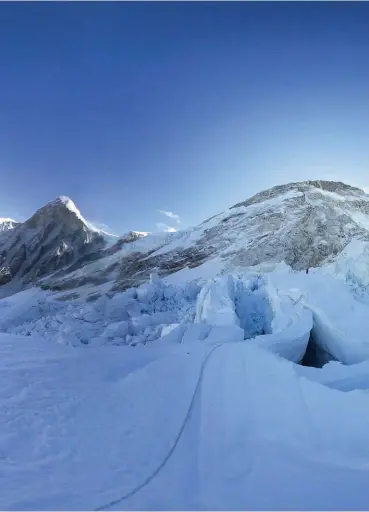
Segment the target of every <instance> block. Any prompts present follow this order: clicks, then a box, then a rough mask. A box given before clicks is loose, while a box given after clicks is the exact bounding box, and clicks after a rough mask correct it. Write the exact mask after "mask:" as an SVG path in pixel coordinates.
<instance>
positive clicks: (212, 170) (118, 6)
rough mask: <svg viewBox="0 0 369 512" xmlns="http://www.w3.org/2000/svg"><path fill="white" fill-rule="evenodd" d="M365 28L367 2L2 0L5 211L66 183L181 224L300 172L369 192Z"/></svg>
mask: <svg viewBox="0 0 369 512" xmlns="http://www.w3.org/2000/svg"><path fill="white" fill-rule="evenodd" d="M368 34H369V3H367V2H337V3H335V2H310V3H308V2H275V3H274V2H229V3H227V2H217V3H208V2H187V3H185V2H173V3H172V2H163V3H156V2H152V3H150V2H136V3H134V2H132V3H130V2H111V3H110V2H109V3H103V2H101V3H87V2H82V3H79V2H78V3H72V2H67V3H62V2H55V3H54V2H50V3H48V2H40V3H33V2H30V3H24V2H19V3H18V2H14V3H10V2H9V3H0V48H2V49H3V54H2V57H3V59H2V84H1V89H2V94H1V95H0V112H1V116H0V155H1V159H0V165H1V170H2V175H1V178H2V181H1V191H0V215H2V216H4V217H12V218H15V219H16V220H19V221H24V220H26V219H27V218H29V217H30V216H31V215H32V214H33V213H34V212H35V211H36V210H37V209H38V208H40V207H41V206H43V205H44V204H46V203H48V202H50V201H52V200H54V199H55V198H56V197H58V196H60V194H66V195H67V196H68V197H71V198H72V199H73V201H75V203H76V204H77V205H78V208H79V209H80V211H81V212H82V213H83V215H84V216H85V218H87V219H93V221H91V222H92V223H93V224H94V225H96V226H100V225H101V226H102V225H103V224H104V225H105V226H106V227H108V231H109V232H111V233H117V234H124V233H126V232H128V231H130V230H133V229H137V230H140V231H144V232H154V231H157V229H162V230H166V231H168V230H172V231H174V230H176V229H177V228H181V229H183V228H184V229H185V228H186V227H188V226H192V225H196V224H198V223H200V222H202V221H203V220H204V219H206V218H209V217H211V216H213V215H215V214H217V213H220V212H222V211H224V210H226V209H227V208H229V207H231V206H232V205H233V204H235V203H237V202H241V201H243V200H245V199H246V198H248V197H250V196H252V195H253V194H255V193H257V192H259V191H261V190H264V189H266V188H270V187H272V186H274V185H278V184H284V183H288V182H291V181H305V180H309V179H312V180H315V179H322V180H324V179H326V180H333V181H343V182H345V183H348V184H350V185H354V186H359V187H360V188H365V189H367V190H368V188H369V182H368V179H369V178H368V171H369V146H368V140H369V92H368V91H369V88H368V84H369V36H368ZM164 212H165V213H164ZM168 214H169V215H168ZM163 215H164V216H165V217H166V218H165V219H164V218H163ZM163 220H164V221H165V222H163ZM158 224H159V225H161V228H158ZM163 224H165V226H163Z"/></svg>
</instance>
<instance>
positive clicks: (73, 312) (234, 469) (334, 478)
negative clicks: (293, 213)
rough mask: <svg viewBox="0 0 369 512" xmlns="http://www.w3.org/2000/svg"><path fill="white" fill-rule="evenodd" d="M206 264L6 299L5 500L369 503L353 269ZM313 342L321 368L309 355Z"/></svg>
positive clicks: (0, 441)
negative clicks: (82, 292)
mask: <svg viewBox="0 0 369 512" xmlns="http://www.w3.org/2000/svg"><path fill="white" fill-rule="evenodd" d="M208 267H209V263H207V264H204V277H203V278H202V277H199V276H200V275H201V268H199V267H197V268H195V269H193V276H191V272H192V270H191V269H190V270H188V271H187V272H184V273H183V272H182V274H181V273H178V274H173V275H172V276H169V277H168V278H165V279H161V278H159V277H158V276H157V275H155V274H153V275H152V276H151V279H150V281H149V282H147V283H145V284H143V285H141V286H139V287H138V288H132V289H128V290H126V291H124V292H121V293H117V294H115V295H114V296H113V297H108V296H102V297H100V298H99V299H98V300H96V301H95V302H91V303H85V302H83V301H82V300H71V301H58V300H56V298H55V294H52V293H50V292H49V291H43V290H37V289H34V288H32V289H29V290H25V291H23V292H20V293H18V294H15V295H12V296H10V297H6V298H4V299H2V300H0V312H1V315H0V330H1V331H2V333H1V334H0V354H1V361H2V366H1V368H2V371H1V374H0V378H1V386H0V424H1V428H0V460H1V461H2V463H1V464H2V478H1V480H0V508H1V509H3V510H5V509H6V510H20V509H22V510H40V509H45V510H46V509H47V510H57V509H65V510H86V509H90V510H142V509H146V510H156V509H162V510H173V509H188V510H198V509H213V510H224V509H232V510H241V509H253V510H261V509H264V510H265V509H270V510H278V509H284V510H296V509H310V510H321V509H335V510H344V509H357V510H364V509H367V508H368V506H369V501H368V493H367V478H368V476H369V445H368V443H367V432H368V428H369V413H368V411H369V407H368V405H369V403H368V402H369V393H368V391H369V371H368V370H369V366H368V365H369V362H368V344H367V342H366V332H367V328H368V326H367V323H369V319H368V318H367V315H366V311H367V303H365V301H364V299H363V295H361V296H360V297H357V296H356V295H355V293H356V292H355V289H354V288H352V286H351V284H352V283H351V277H349V276H351V275H352V273H348V276H347V277H348V279H347V280H343V279H342V273H341V274H340V276H339V277H337V276H335V275H334V274H333V273H332V268H330V267H329V266H327V268H319V269H313V270H311V271H310V272H309V274H305V272H300V271H293V270H292V269H291V268H290V267H288V266H287V265H276V266H275V267H274V269H273V268H269V270H268V271H265V272H261V271H260V269H256V270H254V269H246V270H245V269H243V270H241V269H240V268H235V269H234V272H233V273H228V272H224V271H223V270H219V267H218V264H217V263H216V262H215V264H214V270H215V271H214V274H213V275H215V277H212V278H211V279H209V278H208ZM355 268H356V267H355ZM340 269H341V267H340ZM179 274H181V275H179ZM192 277H193V279H192ZM332 294H333V296H334V298H335V300H334V301H332ZM312 338H313V339H314V342H315V343H317V344H320V345H321V348H322V350H324V351H325V352H326V353H329V356H330V357H329V362H328V363H326V364H324V366H323V367H322V368H316V367H307V366H302V365H301V364H298V363H300V362H301V359H302V357H303V355H304V352H305V351H306V348H307V345H308V343H309V340H310V342H311V339H312ZM53 341H54V343H53ZM265 488H267V492H265Z"/></svg>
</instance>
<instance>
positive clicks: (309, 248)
mask: <svg viewBox="0 0 369 512" xmlns="http://www.w3.org/2000/svg"><path fill="white" fill-rule="evenodd" d="M144 235H145V233H139V232H130V233H127V234H126V235H124V236H123V237H120V238H117V239H116V241H114V243H111V241H109V240H108V239H107V238H106V237H105V236H104V234H103V233H102V232H100V231H99V230H95V229H94V228H92V227H91V226H90V225H89V224H88V223H87V222H86V221H85V220H84V219H83V217H82V216H81V215H80V213H79V211H78V210H77V209H76V207H75V206H74V204H73V202H72V201H71V200H69V199H67V198H59V199H57V200H56V201H53V202H51V203H49V204H47V205H46V206H44V207H43V208H41V209H40V210H38V211H37V212H36V213H35V214H34V215H33V216H32V217H31V218H30V219H29V220H27V221H26V222H25V223H22V224H17V223H14V225H9V227H7V229H4V230H1V232H0V284H1V285H5V286H8V287H9V293H10V290H11V287H10V285H11V284H12V283H13V282H14V281H17V282H18V283H21V286H29V285H31V284H41V285H42V287H43V288H49V289H52V290H58V291H60V290H71V289H74V288H77V287H79V286H82V285H85V284H92V285H98V284H102V283H106V282H111V289H112V291H116V290H123V289H126V288H128V287H131V286H136V285H138V284H140V283H141V282H143V281H145V280H146V279H148V277H149V275H150V273H152V272H157V273H159V274H160V275H168V274H170V273H173V272H176V271H179V270H181V269H183V268H185V267H190V268H193V267H197V266H199V265H201V264H203V263H205V262H208V261H210V260H211V259H213V258H217V260H218V261H219V260H220V261H222V262H223V263H224V264H227V265H229V266H235V267H237V266H245V267H249V266H254V265H258V264H260V263H265V262H270V263H278V262H281V261H285V263H287V264H288V265H291V266H292V267H293V268H294V269H303V268H308V267H316V266H320V265H321V264H323V263H324V262H326V261H329V260H330V259H334V258H335V257H336V255H337V254H339V253H340V252H341V251H342V250H343V249H344V247H345V246H346V245H347V243H348V242H350V241H351V240H352V239H359V240H365V241H367V240H369V196H367V195H366V194H365V193H364V192H363V191H362V190H360V189H358V188H355V187H351V186H349V185H345V184H344V183H340V182H330V181H305V182H299V183H289V184H287V185H281V186H276V187H273V188H271V189H269V190H266V191H263V192H260V193H258V194H256V195H254V196H253V197H251V198H249V199H247V200H246V201H244V202H242V203H239V204H236V205H234V206H233V207H231V208H230V209H229V210H227V211H225V212H223V213H221V214H219V215H215V216H214V217H212V218H211V219H208V220H206V221H204V222H203V223H202V224H200V225H199V226H197V227H195V228H192V229H188V230H185V231H180V232H176V233H169V234H168V233H165V234H159V235H148V236H144Z"/></svg>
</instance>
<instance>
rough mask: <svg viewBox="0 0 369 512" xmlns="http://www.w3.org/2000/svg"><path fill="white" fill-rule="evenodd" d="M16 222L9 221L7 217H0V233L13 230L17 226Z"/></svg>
mask: <svg viewBox="0 0 369 512" xmlns="http://www.w3.org/2000/svg"><path fill="white" fill-rule="evenodd" d="M17 224H18V222H16V221H15V220H13V219H9V218H7V217H1V218H0V233H2V232H3V231H8V230H9V229H13V228H15V226H17Z"/></svg>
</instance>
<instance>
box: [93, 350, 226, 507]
mask: <svg viewBox="0 0 369 512" xmlns="http://www.w3.org/2000/svg"><path fill="white" fill-rule="evenodd" d="M225 343H227V342H226V341H222V342H221V343H218V345H215V346H214V347H213V348H212V349H211V350H210V351H209V353H208V354H207V356H206V357H205V359H204V360H203V362H202V364H201V368H200V373H199V377H198V379H197V383H196V387H195V391H194V392H193V395H192V398H191V402H190V405H189V408H188V410H187V413H186V416H185V418H184V420H183V423H182V426H181V428H180V429H179V432H178V434H177V436H176V438H175V439H174V443H173V445H172V447H171V448H170V450H169V452H168V453H167V455H166V456H165V457H164V459H163V460H162V462H161V463H160V464H159V465H158V466H157V467H156V468H155V469H154V471H153V472H152V473H151V474H150V475H149V476H148V477H147V478H146V479H145V480H144V481H143V482H142V483H141V484H139V485H137V486H136V487H134V488H133V489H132V490H131V491H129V492H128V493H127V494H124V495H123V496H120V497H119V498H116V499H114V500H111V501H109V502H108V503H105V504H104V505H100V506H99V507H97V508H95V509H93V510H94V512H98V511H100V510H107V509H109V508H110V507H112V506H114V505H117V504H118V503H120V502H121V501H124V500H126V499H127V498H130V497H131V496H133V495H134V494H136V493H137V492H138V491H140V490H141V489H143V488H144V487H146V485H147V484H149V483H150V482H151V481H152V480H153V479H154V478H155V477H156V476H157V475H158V474H159V473H160V471H161V470H162V469H163V468H164V466H165V465H166V463H167V462H168V460H169V459H170V458H171V456H172V455H173V452H174V450H175V449H176V447H177V445H178V443H179V441H180V439H181V437H182V434H183V432H184V429H185V427H186V425H187V423H188V420H189V419H190V417H191V413H192V410H193V407H194V405H195V399H196V396H197V394H198V391H199V389H200V385H201V383H202V379H203V375H204V371H205V367H206V364H207V362H208V360H209V358H210V356H211V355H212V354H213V353H214V351H215V350H216V349H217V348H219V347H221V346H222V345H224V344H225Z"/></svg>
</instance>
